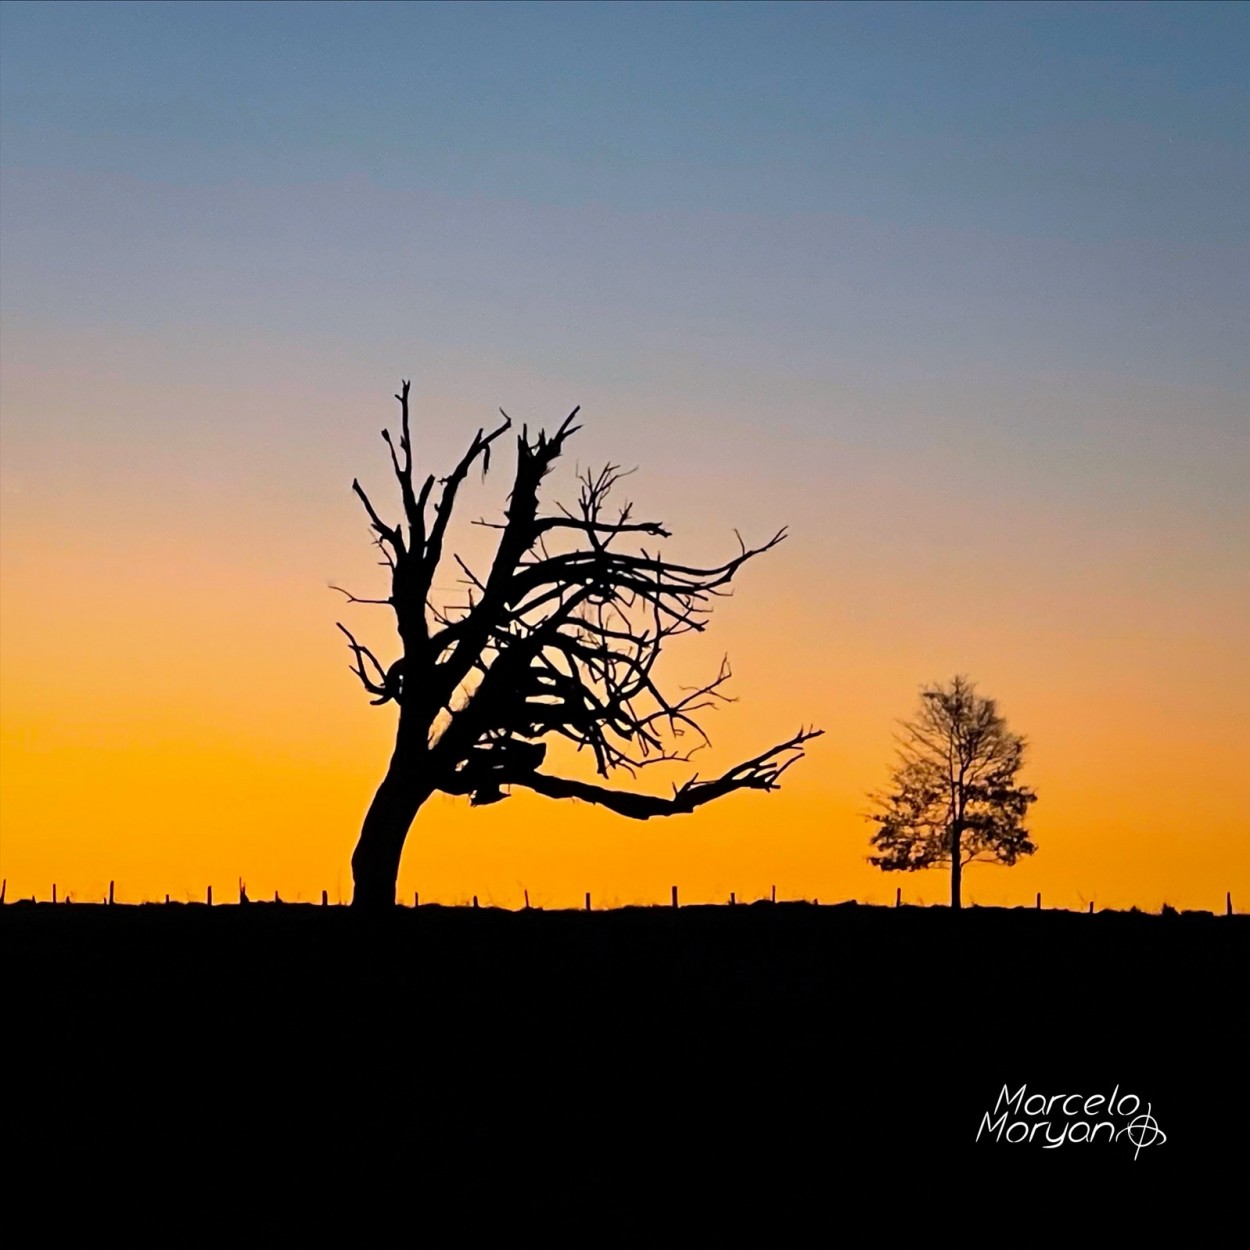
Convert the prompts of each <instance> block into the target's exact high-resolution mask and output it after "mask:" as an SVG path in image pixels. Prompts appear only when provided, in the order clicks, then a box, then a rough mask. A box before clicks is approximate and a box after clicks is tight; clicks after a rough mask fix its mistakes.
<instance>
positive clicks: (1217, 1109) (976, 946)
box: [0, 903, 1250, 1210]
mask: <svg viewBox="0 0 1250 1250" xmlns="http://www.w3.org/2000/svg"><path fill="white" fill-rule="evenodd" d="M0 941H2V943H3V952H4V960H3V962H4V968H5V973H4V977H5V985H4V994H3V1008H4V1020H5V1023H4V1034H5V1043H6V1044H5V1058H4V1076H5V1090H6V1103H5V1114H6V1124H7V1125H8V1126H9V1129H10V1131H13V1129H14V1126H15V1125H17V1126H20V1132H21V1133H22V1134H23V1135H25V1136H26V1138H27V1140H29V1141H30V1142H31V1143H32V1150H31V1152H30V1153H31V1157H37V1158H41V1159H45V1160H55V1161H56V1166H57V1167H58V1168H59V1167H64V1168H66V1169H68V1170H67V1171H66V1172H65V1175H67V1176H72V1177H81V1176H90V1177H92V1178H94V1179H97V1180H98V1179H103V1178H107V1176H108V1175H110V1174H111V1170H112V1169H117V1170H118V1173H119V1174H126V1175H131V1176H136V1175H137V1176H143V1177H151V1176H157V1175H162V1174H163V1172H164V1170H166V1169H170V1168H173V1169H174V1170H175V1171H176V1172H178V1174H179V1175H181V1176H183V1177H184V1179H185V1177H187V1176H194V1177H199V1178H202V1179H203V1178H210V1177H211V1178H215V1180H214V1181H213V1186H214V1192H216V1193H218V1194H219V1195H220V1194H221V1193H223V1192H227V1191H230V1192H233V1191H234V1190H235V1189H237V1188H238V1187H239V1186H256V1185H261V1186H262V1188H263V1187H264V1186H265V1185H271V1186H272V1185H285V1184H296V1185H303V1186H305V1188H306V1187H307V1186H310V1185H313V1184H314V1182H313V1181H312V1179H311V1178H312V1177H314V1176H317V1175H322V1174H323V1173H324V1174H325V1175H328V1176H336V1175H339V1174H340V1173H339V1170H340V1169H341V1168H342V1167H344V1166H347V1167H351V1168H353V1169H356V1168H359V1169H360V1170H361V1172H362V1174H369V1175H372V1176H374V1177H375V1178H380V1177H381V1176H383V1175H385V1176H399V1177H400V1178H401V1180H400V1182H399V1183H400V1184H401V1185H402V1186H403V1190H402V1192H404V1193H406V1194H410V1195H411V1198H412V1201H413V1202H414V1203H418V1204H419V1202H420V1201H421V1199H422V1194H423V1192H425V1190H426V1189H433V1190H437V1191H438V1192H439V1193H445V1192H446V1190H445V1189H444V1188H443V1187H444V1186H445V1185H447V1184H452V1185H454V1186H457V1187H459V1188H460V1189H465V1190H467V1191H472V1192H476V1193H477V1196H478V1198H479V1199H481V1200H487V1199H488V1198H489V1195H490V1194H492V1193H497V1192H498V1190H497V1185H498V1183H499V1180H500V1178H501V1177H505V1176H506V1177H510V1178H513V1179H515V1178H518V1177H521V1176H523V1177H525V1178H526V1180H525V1192H526V1193H527V1194H528V1195H529V1196H530V1198H531V1199H533V1200H534V1201H535V1202H537V1203H539V1205H541V1204H543V1203H547V1204H550V1203H555V1204H557V1206H558V1205H559V1204H560V1203H561V1202H563V1201H565V1200H566V1199H567V1198H568V1196H569V1194H570V1192H572V1191H576V1192H577V1193H579V1194H581V1195H582V1196H585V1194H586V1193H588V1192H594V1193H597V1194H599V1195H600V1198H601V1200H602V1201H603V1202H605V1203H607V1204H608V1208H607V1209H612V1210H615V1209H618V1208H620V1207H621V1206H622V1205H624V1206H628V1205H630V1203H632V1202H636V1201H637V1200H638V1198H639V1196H640V1195H641V1196H651V1195H655V1194H658V1193H661V1192H670V1191H671V1192H672V1193H674V1194H677V1195H678V1196H679V1197H681V1198H682V1199H684V1200H685V1201H686V1202H687V1203H688V1204H695V1203H697V1202H698V1201H703V1200H706V1201H715V1202H723V1200H724V1199H726V1198H727V1197H730V1196H732V1197H733V1198H734V1200H735V1201H746V1200H747V1198H748V1195H754V1196H756V1197H761V1198H763V1199H764V1200H765V1201H767V1202H769V1203H780V1204H781V1206H782V1207H784V1209H786V1210H795V1209H798V1208H799V1207H802V1206H805V1205H809V1204H815V1205H817V1206H822V1205H826V1204H828V1203H830V1202H832V1201H833V1200H832V1198H831V1197H830V1195H831V1194H832V1193H834V1192H835V1191H836V1190H837V1188H838V1186H839V1185H840V1184H842V1183H843V1182H844V1181H845V1180H846V1179H847V1178H848V1177H851V1176H861V1177H866V1178H867V1180H868V1183H870V1184H873V1185H877V1186H880V1187H881V1190H880V1192H881V1193H882V1194H886V1193H889V1192H893V1191H895V1190H898V1189H900V1187H901V1189H902V1190H906V1189H907V1188H908V1187H909V1186H910V1185H912V1184H913V1183H914V1178H915V1177H916V1176H917V1175H920V1174H923V1175H925V1176H927V1177H929V1178H933V1177H941V1176H944V1175H950V1176H952V1177H964V1178H972V1177H976V1178H978V1179H977V1180H976V1182H975V1183H976V1184H978V1185H979V1184H982V1183H997V1182H994V1181H993V1179H992V1178H994V1177H996V1176H998V1177H1002V1178H1008V1177H1010V1178H1012V1181H1011V1183H1012V1184H1018V1183H1031V1182H1032V1181H1034V1180H1037V1181H1044V1180H1046V1179H1047V1178H1053V1177H1055V1176H1057V1175H1059V1174H1064V1175H1075V1174H1076V1173H1081V1174H1084V1175H1093V1176H1096V1177H1097V1178H1098V1179H1099V1180H1100V1182H1105V1183H1108V1184H1110V1183H1113V1182H1116V1181H1118V1180H1127V1179H1131V1180H1135V1181H1141V1180H1143V1179H1150V1180H1160V1179H1163V1178H1165V1177H1169V1176H1175V1175H1178V1174H1179V1170H1180V1169H1181V1168H1182V1167H1184V1168H1186V1169H1187V1170H1190V1171H1191V1172H1192V1168H1194V1167H1197V1168H1199V1169H1201V1170H1202V1172H1203V1173H1205V1174H1208V1175H1214V1174H1215V1173H1217V1172H1218V1171H1219V1170H1220V1169H1221V1168H1223V1167H1225V1166H1226V1165H1231V1163H1232V1162H1233V1159H1234V1157H1235V1156H1234V1152H1235V1151H1239V1150H1240V1147H1239V1146H1237V1145H1236V1139H1237V1137H1238V1136H1239V1134H1240V1128H1239V1126H1238V1124H1237V1120H1238V1118H1239V1116H1240V1111H1239V1108H1240V1107H1241V1105H1242V1102H1243V1098H1244V1094H1245V1093H1246V1089H1247V1081H1246V1076H1245V1054H1244V1041H1245V1036H1246V1012H1245V976H1246V969H1247V967H1250V959H1248V956H1250V917H1245V916H1232V917H1225V916H1212V915H1209V914H1206V913H1184V914H1179V915H1175V914H1172V915H1163V916H1153V915H1145V914H1137V913H1100V914H1098V915H1093V916H1090V915H1085V914H1077V913H1067V912H1055V911H1034V910H1031V909H1030V910H1024V909H1019V910H1011V911H1007V910H997V909H979V908H972V909H968V910H966V911H965V912H963V913H962V914H952V913H950V912H949V911H947V910H946V909H942V908H929V909H922V908H910V907H903V908H898V909H886V908H873V907H863V906H856V905H854V904H843V905H838V906H822V907H816V906H812V905H807V904H775V905H774V904H768V903H756V904H752V905H750V906H737V907H686V908H681V909H680V910H676V909H672V908H639V909H623V910H620V911H608V912H590V913H586V912H574V911H569V912H544V911H539V910H532V911H525V912H503V911H495V910H491V909H481V910H475V909H472V908H463V909H461V908H442V907H437V906H431V907H422V908H420V909H415V910H414V909H402V910H398V911H396V913H395V914H394V915H391V916H385V917H382V918H381V919H377V918H374V919H370V918H367V917H362V916H360V915H355V914H353V913H352V912H351V911H350V910H349V909H346V908H334V907H331V908H320V907H311V906H300V905H286V904H282V905H277V904H256V903H253V904H249V905H247V906H229V907H222V906H217V907H213V908H209V907H206V906H202V905H176V904H175V905H172V906H139V907H122V906H117V907H111V908H110V907H106V906H84V905H80V904H79V905H69V906H67V905H61V906H57V907H53V906H51V905H46V904H45V905H33V904H17V905H12V904H10V905H8V906H5V907H4V908H2V909H0ZM1020 1085H1027V1088H1028V1094H1029V1095H1032V1094H1033V1093H1035V1092H1036V1093H1043V1094H1046V1095H1048V1096H1051V1095H1055V1094H1069V1093H1078V1094H1081V1095H1083V1096H1087V1097H1088V1096H1090V1095H1096V1094H1103V1095H1111V1094H1112V1092H1113V1090H1114V1089H1115V1087H1117V1086H1118V1087H1119V1090H1120V1093H1121V1095H1123V1094H1125V1093H1129V1092H1131V1093H1132V1094H1134V1095H1136V1096H1138V1097H1140V1099H1141V1101H1142V1104H1143V1106H1142V1110H1145V1105H1144V1104H1145V1103H1146V1102H1149V1103H1150V1104H1151V1107H1152V1112H1153V1115H1154V1117H1155V1118H1156V1120H1157V1123H1158V1127H1159V1128H1160V1129H1161V1130H1162V1131H1163V1132H1164V1133H1166V1137H1167V1140H1166V1142H1164V1143H1161V1144H1155V1143H1154V1142H1151V1143H1149V1145H1150V1148H1143V1149H1141V1150H1139V1151H1134V1149H1133V1147H1132V1144H1131V1143H1130V1142H1129V1141H1125V1140H1122V1139H1121V1140H1116V1141H1115V1142H1114V1143H1110V1142H1107V1141H1105V1140H1104V1141H1095V1142H1094V1143H1092V1144H1091V1143H1079V1142H1076V1141H1068V1142H1066V1143H1064V1144H1063V1145H1061V1146H1059V1147H1056V1148H1053V1149H1043V1148H1041V1146H1040V1145H1039V1144H1038V1142H1037V1141H1036V1140H1035V1141H1034V1142H1033V1143H1032V1144H1030V1143H1028V1142H1025V1143H1016V1144H1007V1143H1006V1142H1002V1141H999V1142H990V1141H987V1140H985V1134H983V1135H982V1136H983V1139H982V1140H981V1141H979V1142H978V1141H976V1140H975V1138H976V1133H977V1130H978V1127H979V1126H980V1125H981V1121H982V1117H983V1115H984V1113H986V1112H988V1111H990V1110H991V1109H992V1108H993V1107H994V1105H995V1102H996V1100H997V1099H998V1097H999V1094H1000V1092H1001V1090H1002V1087H1003V1086H1007V1087H1009V1090H1010V1091H1015V1090H1016V1089H1017V1088H1018V1087H1019V1086H1020ZM1056 1122H1057V1121H1056ZM1042 1135H1043V1136H1044V1135H1045V1130H1042ZM173 1160H177V1161H178V1163H177V1165H176V1166H175V1165H174V1163H173V1162H172V1161H173ZM49 1166H51V1164H49ZM279 1177H288V1178H294V1179H293V1180H290V1179H289V1180H287V1181H280V1180H279V1179H278V1178H279ZM436 1177H437V1178H438V1179H437V1180H436V1179H435V1178H436ZM909 1177H910V1178H913V1179H909ZM262 1182H263V1183H262ZM377 1183H379V1184H380V1180H378V1181H377ZM960 1183H963V1182H962V1181H961V1182H960ZM968 1183H970V1184H971V1183H973V1182H972V1181H971V1179H968ZM423 1187H424V1188H423ZM561 1195H564V1196H563V1197H562V1196H561ZM700 1196H701V1197H700ZM292 1201H295V1199H294V1198H292ZM835 1205H836V1204H835Z"/></svg>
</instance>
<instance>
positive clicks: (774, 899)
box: [773, 886, 777, 903]
mask: <svg viewBox="0 0 1250 1250" xmlns="http://www.w3.org/2000/svg"><path fill="white" fill-rule="evenodd" d="M776 901H777V887H776V886H773V902H774V903H775V902H776Z"/></svg>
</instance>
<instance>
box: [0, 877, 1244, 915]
mask: <svg viewBox="0 0 1250 1250" xmlns="http://www.w3.org/2000/svg"><path fill="white" fill-rule="evenodd" d="M116 884H117V883H116V882H115V881H110V882H109V888H108V893H107V895H104V896H102V897H100V898H96V897H94V896H93V897H92V898H90V899H85V898H75V897H74V895H73V893H72V892H69V893H65V894H61V895H58V891H57V885H56V882H53V883H52V888H51V891H50V893H49V896H48V897H47V898H45V899H40V898H39V897H38V896H37V895H33V894H32V895H29V896H23V897H20V898H17V899H13V900H10V899H9V898H8V888H9V883H8V879H7V878H6V879H5V880H3V881H0V907H3V906H6V905H9V906H13V905H16V904H19V903H22V904H26V905H31V904H39V905H50V904H55V905H57V906H69V905H71V904H77V905H79V906H84V905H85V906H101V905H103V906H106V907H114V906H153V905H158V906H159V905H161V901H160V900H159V899H141V900H139V901H138V902H137V903H119V902H118V901H117V894H116ZM522 893H523V895H524V903H523V904H522V905H521V906H520V907H500V906H498V905H497V904H495V903H488V904H487V908H486V909H487V910H491V911H531V910H535V911H543V910H554V911H574V910H580V911H600V912H603V911H620V910H623V909H624V906H633V907H637V906H644V907H645V906H651V907H662V906H665V905H666V904H663V903H650V904H646V903H643V904H626V905H624V906H621V905H608V906H600V907H595V906H594V904H593V899H592V897H591V892H590V891H589V890H587V891H586V894H585V897H584V901H583V905H582V907H581V908H573V907H557V908H550V909H548V908H545V907H533V908H532V907H531V906H530V896H529V891H528V890H524V891H522ZM778 901H779V900H778V898H777V887H776V886H775V885H774V886H772V887H771V889H770V891H769V893H768V894H766V895H757V896H756V897H755V898H753V899H750V900H747V899H745V898H744V899H741V900H740V899H739V898H738V896H737V893H736V892H733V891H731V892H730V894H729V897H728V898H727V899H725V900H723V901H722V902H720V903H716V902H711V903H708V902H701V903H694V904H690V903H687V904H685V906H687V907H689V906H696V907H715V906H726V907H735V906H750V905H752V904H756V903H773V904H776V903H777V902H778ZM780 902H782V903H790V904H794V903H800V904H803V905H805V906H810V907H820V906H821V902H820V899H819V898H810V899H809V898H791V899H785V898H783V899H781V900H780ZM846 903H856V904H857V905H859V906H877V907H880V906H887V907H888V906H890V904H879V903H868V904H860V903H858V900H856V899H840V900H838V902H837V903H836V904H828V903H827V904H825V906H838V905H845V904H846ZM253 904H260V905H269V906H272V905H274V904H278V905H282V906H291V907H309V906H321V907H343V906H350V904H345V903H343V902H342V901H341V900H336V901H335V902H333V903H331V902H330V895H329V891H328V890H322V891H321V899H320V902H319V903H315V902H312V901H310V900H306V899H284V898H282V897H281V894H280V892H279V891H278V890H275V891H274V892H273V898H272V899H263V900H262V899H253V898H251V897H249V895H248V893H247V887H246V885H245V884H244V882H243V881H242V880H240V881H239V890H238V896H237V898H233V899H230V900H228V901H227V900H222V899H220V898H219V899H214V897H213V887H212V886H211V885H210V886H207V887H206V888H205V891H204V894H203V896H202V897H200V898H189V897H186V896H185V895H184V897H182V898H179V899H174V898H171V896H170V895H169V894H166V895H165V898H164V905H167V906H173V907H182V906H205V907H213V906H251V905H253ZM396 905H397V906H399V907H406V908H409V909H412V908H419V907H422V906H426V907H430V906H434V907H461V908H463V907H469V908H480V907H481V904H480V902H479V900H478V896H477V895H476V894H474V895H473V896H472V902H459V903H443V902H430V901H429V900H427V901H426V902H425V903H424V904H423V903H422V902H421V894H420V891H416V892H414V893H413V895H412V899H411V901H408V900H407V899H406V898H405V899H398V898H397V899H396ZM667 906H668V907H670V908H680V907H681V906H683V904H682V902H681V897H680V893H679V890H678V887H677V886H675V885H674V886H673V887H672V888H671V891H670V895H669V901H668V903H667ZM893 906H894V907H947V906H948V904H935V903H926V902H925V901H924V899H923V898H919V897H918V898H916V899H913V900H910V901H906V902H905V901H904V899H903V890H902V887H901V886H900V887H898V888H897V889H896V890H895V892H894V902H893ZM989 906H995V907H1002V906H1008V907H1010V905H1002V904H992V905H987V904H981V903H975V902H969V903H965V904H964V905H963V907H964V908H967V909H973V908H977V907H982V908H986V907H989ZM1022 906H1027V904H1020V903H1017V904H1015V907H1016V908H1019V907H1022ZM1033 908H1034V909H1035V910H1037V911H1043V910H1045V911H1065V912H1071V911H1073V910H1074V909H1073V908H1071V907H1045V906H1044V905H1043V901H1042V894H1041V891H1040V890H1039V891H1038V892H1037V893H1036V894H1035V895H1034V899H1033ZM1079 910H1082V911H1086V912H1087V913H1088V914H1089V915H1091V916H1093V915H1095V914H1096V913H1097V912H1098V911H1100V910H1101V911H1106V912H1115V911H1130V912H1144V911H1146V909H1144V908H1140V907H1136V906H1133V907H1129V908H1116V907H1104V908H1101V909H1100V908H1096V907H1095V905H1094V902H1093V901H1092V900H1090V901H1089V902H1088V905H1087V906H1086V907H1082V908H1080V909H1079ZM1185 910H1186V911H1187V912H1189V911H1195V910H1196V911H1198V912H1200V913H1201V914H1207V915H1211V914H1214V912H1213V911H1211V912H1208V911H1206V909H1185ZM1223 911H1224V914H1225V915H1226V916H1232V915H1235V914H1236V913H1235V911H1234V909H1233V895H1232V891H1231V890H1228V891H1226V892H1225V894H1224V908H1223ZM1149 914H1154V913H1149ZM1158 914H1160V915H1165V916H1166V915H1177V914H1179V910H1178V909H1177V908H1175V907H1172V906H1171V905H1170V904H1168V903H1164V904H1163V905H1162V907H1161V908H1160V910H1159V913H1158Z"/></svg>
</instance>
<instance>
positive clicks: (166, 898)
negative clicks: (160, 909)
mask: <svg viewBox="0 0 1250 1250" xmlns="http://www.w3.org/2000/svg"><path fill="white" fill-rule="evenodd" d="M165 902H166V903H168V902H169V895H168V894H166V895H165Z"/></svg>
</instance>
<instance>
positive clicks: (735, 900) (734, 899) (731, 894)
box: [729, 890, 738, 907]
mask: <svg viewBox="0 0 1250 1250" xmlns="http://www.w3.org/2000/svg"><path fill="white" fill-rule="evenodd" d="M737 901H738V900H737V899H736V898H735V897H734V892H733V891H732V890H730V891H729V906H730V907H732V906H733V905H734V904H735V903H736V902H737Z"/></svg>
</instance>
